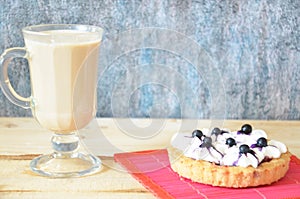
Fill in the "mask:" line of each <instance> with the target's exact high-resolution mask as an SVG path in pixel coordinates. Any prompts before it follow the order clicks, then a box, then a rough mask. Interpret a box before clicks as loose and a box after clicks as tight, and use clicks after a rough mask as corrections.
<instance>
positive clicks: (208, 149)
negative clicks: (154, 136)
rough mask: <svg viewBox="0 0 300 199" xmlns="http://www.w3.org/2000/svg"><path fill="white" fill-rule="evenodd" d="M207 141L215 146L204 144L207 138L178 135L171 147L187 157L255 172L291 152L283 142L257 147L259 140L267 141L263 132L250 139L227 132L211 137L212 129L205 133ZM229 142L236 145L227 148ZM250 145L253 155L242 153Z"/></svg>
mask: <svg viewBox="0 0 300 199" xmlns="http://www.w3.org/2000/svg"><path fill="white" fill-rule="evenodd" d="M225 131H226V132H225ZM202 132H203V135H204V136H203V137H205V136H206V137H211V140H212V142H211V144H208V145H207V144H203V140H204V139H203V137H202V138H201V139H199V138H198V137H192V134H191V133H177V134H175V135H174V136H173V138H172V141H171V144H172V146H173V147H175V148H178V149H180V150H182V151H183V153H184V155H185V156H186V157H190V158H192V159H195V160H205V161H209V162H214V163H216V164H218V165H227V166H241V167H248V166H252V167H254V168H256V167H258V165H259V164H260V163H262V162H263V161H266V160H270V159H272V158H279V157H280V156H281V154H282V153H286V152H287V148H286V146H285V145H284V144H283V143H282V142H279V141H276V140H269V141H267V146H264V147H260V146H258V145H257V140H258V139H259V138H266V139H267V134H266V133H265V131H263V130H253V131H252V132H251V133H250V134H249V135H246V134H243V133H241V132H239V131H232V132H231V131H230V130H228V129H223V133H222V134H218V135H215V134H213V135H211V132H210V131H209V130H208V129H203V130H202ZM228 138H233V139H234V140H235V142H236V145H233V146H229V145H227V144H226V140H227V139H228ZM241 145H248V146H249V152H247V153H241V152H240V146H241Z"/></svg>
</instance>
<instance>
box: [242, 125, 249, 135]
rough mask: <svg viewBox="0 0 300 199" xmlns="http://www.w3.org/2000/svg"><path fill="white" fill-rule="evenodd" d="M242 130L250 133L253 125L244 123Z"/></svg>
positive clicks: (247, 133)
mask: <svg viewBox="0 0 300 199" xmlns="http://www.w3.org/2000/svg"><path fill="white" fill-rule="evenodd" d="M241 131H242V132H243V133H244V134H246V135H249V134H250V133H251V132H252V126H251V125H250V124H244V125H243V126H242V128H241Z"/></svg>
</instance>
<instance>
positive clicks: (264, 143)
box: [256, 137, 268, 147]
mask: <svg viewBox="0 0 300 199" xmlns="http://www.w3.org/2000/svg"><path fill="white" fill-rule="evenodd" d="M256 146H258V147H266V146H268V141H267V139H266V138H264V137H261V138H259V139H258V140H257V141H256Z"/></svg>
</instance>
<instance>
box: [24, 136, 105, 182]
mask: <svg viewBox="0 0 300 199" xmlns="http://www.w3.org/2000/svg"><path fill="white" fill-rule="evenodd" d="M52 147H53V149H54V152H53V153H52V154H49V155H42V156H39V157H37V158H35V159H33V160H32V161H31V163H30V168H31V170H32V171H34V172H35V173H37V174H39V175H42V176H46V177H54V178H67V177H80V176H85V175H89V174H93V173H95V172H97V171H99V170H100V169H101V168H102V163H101V160H100V159H99V158H97V157H96V156H94V155H91V154H88V153H86V152H84V150H83V149H80V147H79V139H78V138H77V136H76V135H74V134H71V135H57V134H56V135H54V136H53V138H52Z"/></svg>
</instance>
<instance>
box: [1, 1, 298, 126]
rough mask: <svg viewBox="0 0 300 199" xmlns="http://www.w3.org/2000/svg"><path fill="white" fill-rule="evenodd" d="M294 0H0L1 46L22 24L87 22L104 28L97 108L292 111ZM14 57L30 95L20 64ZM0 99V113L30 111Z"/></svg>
mask: <svg viewBox="0 0 300 199" xmlns="http://www.w3.org/2000/svg"><path fill="white" fill-rule="evenodd" d="M299 2H300V1H293V0H290V1H284V0H283V1H282V0H269V1H267V0H250V1H238V0H224V1H221V0H219V1H205V0H199V1H182V0H168V1H160V0H153V1H150V0H148V1H137V0H135V1H121V0H119V1H96V0H77V1H66V0H60V1H58V0H48V1H42V0H37V1H34V0H27V1H23V0H13V1H12V0H0V4H1V6H0V53H2V52H3V51H4V49H6V48H9V47H14V46H23V45H24V42H23V40H22V35H21V28H22V27H25V26H28V25H32V24H41V23H80V24H94V25H98V26H101V27H103V28H104V30H105V35H104V38H103V43H102V46H101V53H100V58H101V61H100V65H99V69H100V73H99V81H98V83H99V84H98V116H102V117H172V118H173V117H175V118H215V117H217V118H228V119H294V120H297V119H300V87H299V86H298V85H300V30H299V27H300V14H299V13H300V3H299ZM204 51H205V52H206V53H207V54H206V53H205V52H204ZM14 63H15V64H14V65H13V66H12V69H11V71H10V76H11V80H12V84H13V86H14V87H15V88H16V90H17V91H18V92H19V93H20V94H21V95H25V96H29V95H30V88H29V83H30V80H29V72H28V67H27V66H26V64H25V65H24V61H22V60H19V59H18V60H16V61H15V62H14ZM0 101H1V104H0V116H30V115H31V113H30V111H29V110H23V109H21V108H18V107H16V106H15V105H13V104H11V103H10V102H9V101H8V100H7V99H6V98H5V97H4V96H3V94H2V92H0Z"/></svg>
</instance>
